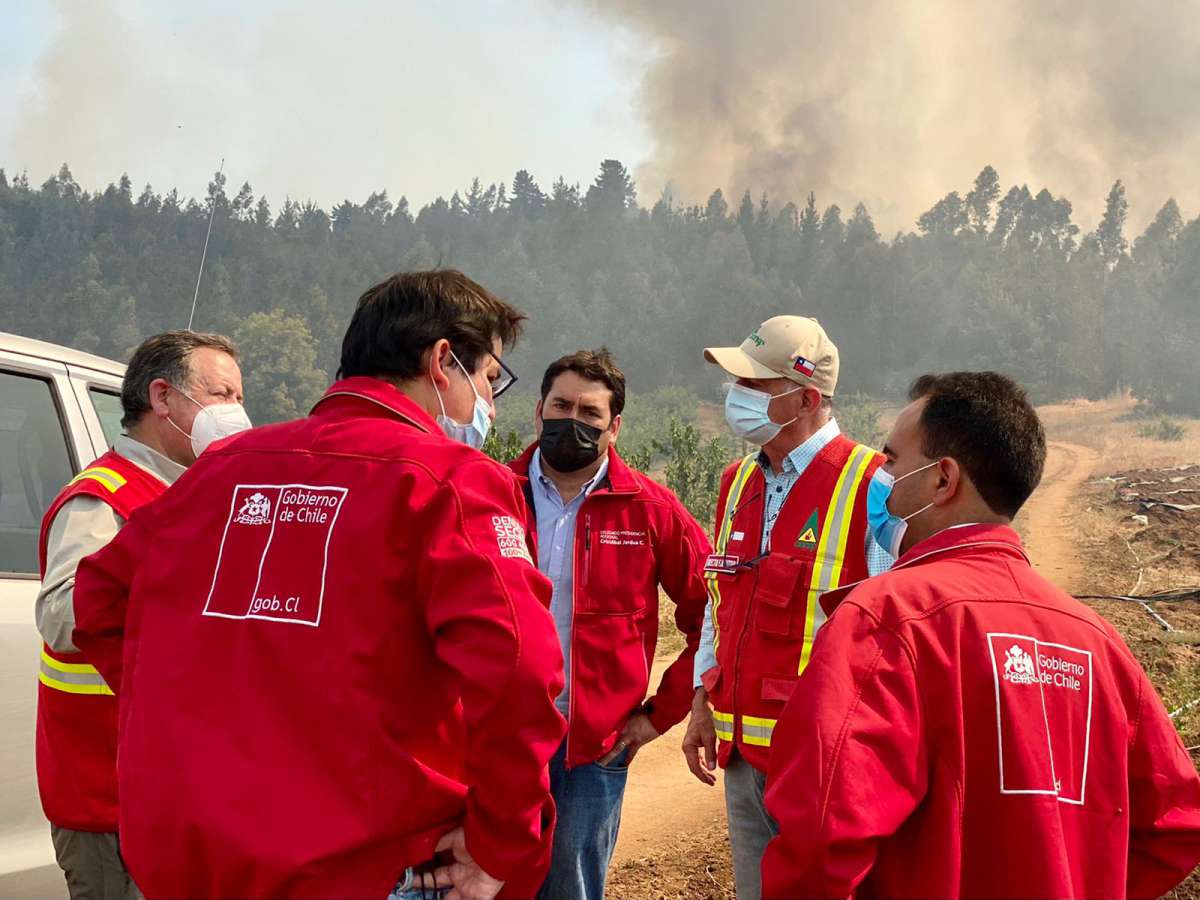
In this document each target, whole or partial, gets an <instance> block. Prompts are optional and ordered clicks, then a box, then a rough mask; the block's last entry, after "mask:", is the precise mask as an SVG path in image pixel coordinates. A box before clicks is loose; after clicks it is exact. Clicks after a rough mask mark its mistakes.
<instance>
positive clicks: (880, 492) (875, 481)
mask: <svg viewBox="0 0 1200 900" xmlns="http://www.w3.org/2000/svg"><path fill="white" fill-rule="evenodd" d="M937 464H938V461H937V460H934V461H933V462H931V463H930V464H929V465H927V466H921V468H919V469H913V470H912V471H911V472H909V473H908V474H906V475H901V476H900V477H899V478H897V477H896V476H894V475H893V474H892V473H891V472H887V471H884V469H882V468H879V469H876V470H875V474H874V475H873V476H871V483H870V484H869V485H867V525H869V526H870V528H871V534H873V535H874V536H875V543H877V544H878V545H879V546H880V547H882V548H883V549H884V550H886V551H887V552H888V553H889V554H890V555H891V557H892V559H899V557H900V543H901V541H903V540H904V533H905V532H906V531H908V521H909V519H912V518H914V517H916V516H919V515H920V514H921V513H923V512H925V510H927V509H929V507H931V506H933V502H932V501H930V502H929V503H927V504H925V505H924V506H922V507H921V508H920V509H918V510H917V511H916V512H915V513H910V514H909V515H907V516H904V517H903V518H901V517H900V516H895V515H892V511H891V510H890V509H888V505H887V504H888V498H889V497H891V496H892V489H893V488H894V487H895V486H896V485H897V484H899V483H900V482H901V481H903V480H904V479H905V478H908V477H909V475H916V474H917V473H918V472H924V471H925V470H926V469H930V468H933V467H934V466H936V465H937Z"/></svg>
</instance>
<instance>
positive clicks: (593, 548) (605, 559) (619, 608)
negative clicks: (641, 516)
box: [579, 526, 658, 616]
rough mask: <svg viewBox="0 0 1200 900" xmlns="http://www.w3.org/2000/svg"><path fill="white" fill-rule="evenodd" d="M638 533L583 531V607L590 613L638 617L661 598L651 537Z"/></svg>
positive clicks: (604, 530)
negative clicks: (648, 605)
mask: <svg viewBox="0 0 1200 900" xmlns="http://www.w3.org/2000/svg"><path fill="white" fill-rule="evenodd" d="M637 534H638V533H637V532H621V531H616V530H608V529H599V528H596V527H594V526H593V527H591V528H586V527H585V529H584V541H585V543H584V545H583V547H582V548H581V551H580V556H581V559H582V564H583V568H584V573H583V579H582V580H581V581H580V582H579V585H580V601H581V603H580V607H581V608H582V609H583V610H584V611H585V612H589V613H603V614H606V615H618V616H619V615H636V614H638V613H641V612H643V611H644V610H645V609H646V606H647V603H648V601H649V600H650V599H651V598H653V599H654V600H655V601H657V599H658V573H657V568H656V565H655V559H654V550H653V548H652V547H651V546H650V544H649V540H648V537H647V536H645V534H644V532H643V533H641V534H642V537H641V538H640V540H641V543H637V541H638V540H639V538H638V537H637V536H636V535H637Z"/></svg>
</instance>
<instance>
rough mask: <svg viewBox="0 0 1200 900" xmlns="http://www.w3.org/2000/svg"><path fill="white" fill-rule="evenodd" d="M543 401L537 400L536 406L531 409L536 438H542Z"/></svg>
mask: <svg viewBox="0 0 1200 900" xmlns="http://www.w3.org/2000/svg"><path fill="white" fill-rule="evenodd" d="M545 402H546V401H545V400H538V402H537V406H535V407H534V408H533V430H534V431H535V432H536V433H537V436H538V437H541V436H542V404H543V403H545Z"/></svg>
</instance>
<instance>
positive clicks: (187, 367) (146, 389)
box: [121, 331, 238, 428]
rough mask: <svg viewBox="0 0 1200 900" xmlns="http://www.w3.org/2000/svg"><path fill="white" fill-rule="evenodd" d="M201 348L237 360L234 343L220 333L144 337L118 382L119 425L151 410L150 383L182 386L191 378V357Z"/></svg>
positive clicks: (126, 426) (123, 424) (134, 421)
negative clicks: (120, 415)
mask: <svg viewBox="0 0 1200 900" xmlns="http://www.w3.org/2000/svg"><path fill="white" fill-rule="evenodd" d="M201 347H211V348H212V349H214V350H220V351H221V352H222V353H228V354H229V355H230V356H232V357H233V358H234V359H237V358H238V352H237V347H235V346H234V344H233V341H231V340H230V339H229V338H227V337H225V336H224V335H221V334H206V333H204V332H200V331H164V332H163V333H162V334H156V335H154V336H153V337H150V338H146V340H145V341H143V342H142V344H141V346H139V347H138V348H137V349H136V350H134V351H133V358H132V359H130V360H129V366H128V367H127V368H126V369H125V379H124V381H122V382H121V410H122V412H123V413H124V415H123V416H122V417H121V425H122V426H124V427H125V428H129V427H130V426H132V425H136V424H137V423H138V422H139V421H140V420H141V418H142V416H143V415H144V414H145V413H146V412H147V411H148V410H149V409H150V384H151V382H153V381H154V380H155V379H158V378H162V379H163V380H165V381H167V382H168V383H169V384H173V385H175V386H176V387H182V386H183V385H184V384H185V383H186V382H187V381H188V380H189V379H190V378H191V377H192V368H191V356H192V353H193V351H196V350H199V349H200V348H201Z"/></svg>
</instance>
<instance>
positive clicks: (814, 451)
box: [692, 419, 895, 687]
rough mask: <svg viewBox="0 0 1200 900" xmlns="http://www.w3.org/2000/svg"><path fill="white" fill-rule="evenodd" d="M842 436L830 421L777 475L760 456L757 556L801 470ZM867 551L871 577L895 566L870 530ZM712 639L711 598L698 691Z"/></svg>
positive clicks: (713, 659)
mask: <svg viewBox="0 0 1200 900" xmlns="http://www.w3.org/2000/svg"><path fill="white" fill-rule="evenodd" d="M841 433H842V430H841V429H840V428H839V427H838V423H837V420H836V419H830V420H829V421H828V422H826V423H825V424H824V425H823V426H821V428H819V429H818V430H817V431H816V432H815V433H814V434H813V435H812V436H811V437H809V439H808V440H806V441H805V442H804V443H803V444H801V445H800V446H799V447H797V448H796V449H794V450H793V451H792V452H791V453H789V454H788V455H787V456H785V457H784V459H783V465H782V466H781V467H780V471H779V472H773V471H772V470H771V464H770V462H768V461H767V455H766V454H765V453H759V455H758V465H759V467H760V468H761V469H762V470H763V478H764V479H765V481H766V485H765V487H764V490H765V491H766V503H765V505H764V508H763V533H762V546H761V547H760V548H759V552H761V553H766V552H767V548H768V547H769V546H770V543H771V531H772V530H773V529H774V528H775V523H776V522H777V521H778V520H779V513H780V512H781V511H782V510H783V504H784V501H786V500H787V498H788V494H790V493H791V492H792V488H793V487H795V486H796V482H797V481H799V480H800V476H801V475H803V474H804V470H805V469H807V468H808V467H809V465H810V464H811V463H812V461H813V460H814V459H816V458H817V456H818V455H819V454H820V452H821V451H822V450H824V449H825V448H826V447H827V446H828V445H829V442H830V441H832V440H833V439H834V438H835V437H837V436H838V435H839V434H841ZM866 551H867V571H868V572H869V573H870V574H871V575H879V574H881V573H883V572H886V571H887V570H888V569H890V568H891V567H892V564H893V563H894V562H895V560H893V559H892V557H891V556H890V555H889V554H888V552H887V551H886V550H884V549H883V548H882V547H880V546H879V545H878V544H877V543H875V537H874V536H873V535H872V534H871V532H870V530H869V529H868V530H867V543H866ZM715 639H716V631H715V629H714V628H713V621H712V598H711V597H710V598H709V600H708V605H707V606H706V607H705V608H704V629H703V630H702V631H701V632H700V647H699V649H698V650H697V651H696V662H695V668H694V669H693V676H692V681H693V684H694V686H695V687H700V684H701V682H700V676H701V675H703V674H704V673H705V672H707V671H708V670H709V669H711V668H712V667H713V666H715V665H716V664H717V654H716V651H715V650H714V649H713V643H714V642H715Z"/></svg>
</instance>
